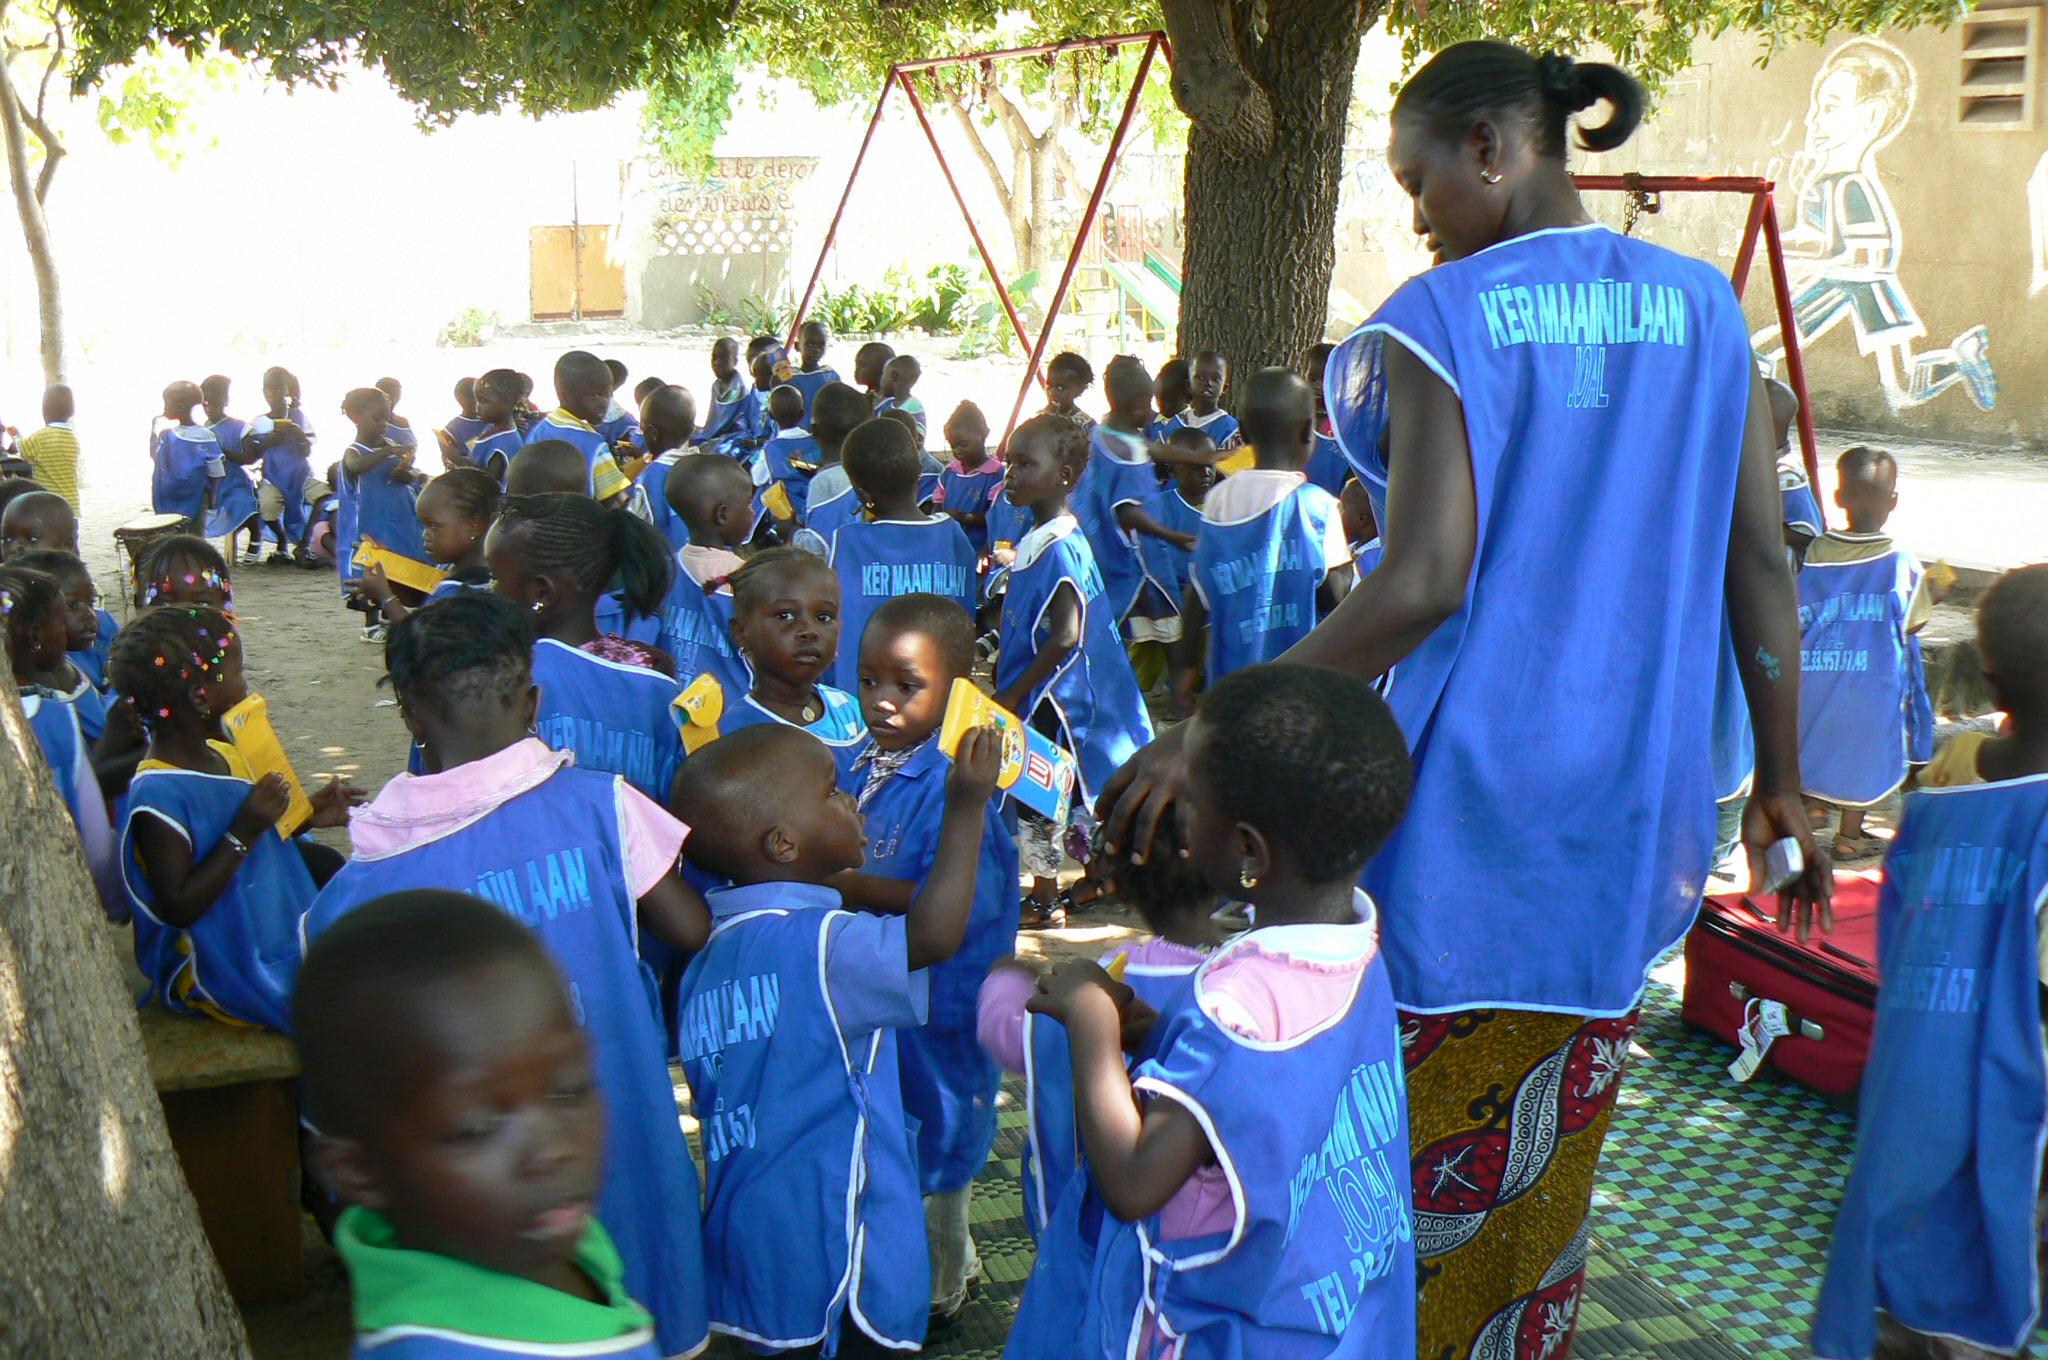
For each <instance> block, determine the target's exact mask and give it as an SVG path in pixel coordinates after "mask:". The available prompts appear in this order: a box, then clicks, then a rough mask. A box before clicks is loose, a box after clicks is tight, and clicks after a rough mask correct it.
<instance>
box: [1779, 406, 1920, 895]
mask: <svg viewBox="0 0 2048 1360" xmlns="http://www.w3.org/2000/svg"><path fill="white" fill-rule="evenodd" d="M1835 475H1836V478H1837V481H1838V489H1837V490H1836V492H1835V503H1836V504H1837V505H1839V506H1841V507H1842V509H1843V511H1844V512H1845V513H1846V514H1847V515H1848V517H1849V526H1848V528H1847V529H1842V530H1830V531H1828V532H1827V533H1825V534H1823V535H1821V536H1820V537H1819V538H1817V539H1815V540H1814V541H1813V544H1812V546H1811V547H1809V548H1808V549H1807V551H1806V565H1805V566H1804V567H1803V568H1802V569H1801V570H1800V573H1799V578H1798V581H1797V585H1798V588H1799V658H1800V667H1799V668H1800V682H1799V752H1800V755H1799V767H1800V772H1801V773H1802V774H1803V775H1804V777H1805V780H1806V793H1807V796H1808V797H1809V798H1812V799H1818V800H1820V801H1822V802H1826V803H1832V804H1835V805H1837V806H1839V807H1840V808H1841V810H1842V820H1841V825H1840V828H1839V830H1838V831H1837V832H1836V834H1835V844H1834V856H1835V858H1836V859H1854V858H1857V857H1859V856H1863V855H1872V854H1877V853H1878V852H1880V851H1882V850H1883V849H1884V843H1883V842H1882V841H1880V840H1878V839H1877V838H1876V837H1874V836H1869V835H1866V834H1864V830H1863V816H1864V813H1865V811H1866V810H1867V809H1868V808H1869V807H1870V806H1871V805H1872V804H1875V803H1878V802H1881V801H1882V800H1884V799H1885V798H1888V797H1890V796H1891V794H1892V793H1893V791H1895V790H1896V789H1897V788H1898V787H1899V785H1900V784H1902V783H1904V782H1905V778H1906V765H1907V760H1908V755H1909V752H1908V745H1909V742H1908V728H1909V726H1910V724H1909V720H1908V713H1909V710H1910V709H1911V707H1912V706H1913V705H1914V704H1915V703H1916V702H1918V703H1925V702H1926V700H1925V698H1924V695H1925V689H1924V686H1923V687H1922V688H1921V689H1920V691H1919V692H1918V693H1915V686H1914V680H1915V669H1916V668H1915V667H1914V666H1913V664H1912V661H1913V657H1912V650H1911V649H1912V644H1913V641H1914V638H1913V634H1915V633H1917V632H1919V630H1920V628H1921V627H1922V626H1923V625H1924V624H1925V623H1926V622H1927V620H1928V618H1929V617H1930V616H1931V615H1932V614H1933V612H1934V604H1935V603H1936V601H1935V600H1934V599H1933V598H1932V595H1931V593H1930V592H1929V591H1928V590H1927V589H1926V588H1925V587H1924V586H1923V584H1922V580H1921V571H1920V564H1919V562H1917V561H1916V560H1914V558H1913V555H1912V554H1911V553H1908V552H1905V551H1903V550H1901V549H1900V548H1899V547H1897V546H1896V545H1895V544H1894V543H1893V542H1892V541H1891V539H1889V538H1887V537H1885V534H1884V525H1885V521H1886V519H1888V518H1889V517H1890V516H1891V512H1892V509H1893V507H1895V506H1896V505H1897V504H1898V503H1899V497H1898V489H1897V488H1898V475H1899V469H1898V464H1897V463H1895V462H1893V461H1892V456H1891V455H1890V454H1888V453H1886V452H1884V451H1883V450H1882V449H1873V448H1867V447H1865V446H1862V445H1858V446H1857V447H1855V448H1852V449H1850V450H1848V451H1847V452H1845V453H1843V454H1842V456H1841V457H1840V458H1839V459H1838V460H1836V463H1835ZM1917 754H1918V758H1919V759H1920V760H1925V759H1927V758H1928V756H1930V755H1932V754H1933V753H1932V751H1927V752H1922V753H1917Z"/></svg>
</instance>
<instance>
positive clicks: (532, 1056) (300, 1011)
mask: <svg viewBox="0 0 2048 1360" xmlns="http://www.w3.org/2000/svg"><path fill="white" fill-rule="evenodd" d="M576 1004H577V1003H576V1001H574V1000H572V998H571V996H570V994H569V991H568V988H567V987H566V986H565V985H564V981H563V978H562V975H561V973H560V972H559V971H557V970H556V968H555V967H554V965H553V964H552V963H551V962H550V961H549V959H548V956H547V953H546V952H545V950H543V948H542V947H541V945H540V943H539V942H538V941H537V940H535V939H534V937H533V936H532V935H531V934H529V933H528V932H527V931H526V930H525V929H523V928H522V927H521V926H520V925H519V923H518V922H516V921H514V920H513V919H512V918H511V917H509V916H507V915H506V914H505V913H503V912H501V911H499V910H497V909H496V908H495V907H493V906H491V905H490V904H489V903H488V902H485V901H483V900H482V899H481V898H476V897H471V896H469V895H468V894H466V893H459V892H450V891H448V890H446V889H441V888H427V889H421V890H418V891H414V892H400V893H392V894H390V895H388V896H385V897H379V898H376V899H374V900H372V901H369V902H366V903H364V904H363V905H362V906H361V907H359V908H357V909H356V910H355V911H353V912H350V913H349V914H348V915H347V916H346V917H344V918H342V919H341V920H340V921H337V922H336V923H335V924H334V926H333V927H332V928H331V929H329V930H327V931H325V932H323V933H322V934H321V936H320V938H319V940H318V941H317V942H315V944H314V945H313V947H312V948H311V949H309V950H308V951H307V954H306V961H305V965H304V967H303V968H301V969H300V971H299V984H298V989H297V991H296V993H295V994H294V995H293V997H292V1033H293V1036H294V1038H295V1039H296V1040H297V1042H298V1049H299V1057H300V1062H301V1065H302V1069H303V1070H302V1073H301V1078H300V1088H299V1089H300V1093H301V1099H302V1100H303V1102H304V1107H305V1113H306V1117H307V1119H308V1120H309V1121H311V1122H312V1123H313V1124H314V1126H315V1127H317V1128H318V1129H319V1130H320V1131H319V1132H318V1133H317V1134H314V1135H313V1136H312V1138H311V1140H310V1142H309V1143H308V1145H307V1151H308V1159H309V1163H310V1165H311V1167H312V1169H313V1172H314V1174H315V1175H316V1176H318V1178H319V1179H320V1180H321V1181H322V1182H324V1183H325V1184H326V1185H327V1187H328V1188H329V1190H330V1191H332V1193H333V1194H334V1195H335V1197H336V1198H338V1199H340V1200H341V1201H342V1202H344V1203H345V1204H347V1205H348V1207H347V1208H346V1209H344V1210H343V1211H342V1214H341V1218H340V1220H339V1221H338V1222H337V1223H336V1224H335V1228H334V1244H335V1249H336V1251H338V1252H339V1253H340V1255H341V1259H342V1262H343V1264H344V1265H346V1266H347V1267H348V1270H349V1273H350V1276H351V1277H352V1284H353V1290H352V1292H353V1295H354V1300H353V1302H354V1310H355V1317H356V1319H357V1329H356V1347H355V1351H354V1353H355V1354H357V1355H376V1354H384V1355H401V1354H411V1355H427V1354H431V1355H433V1356H435V1357H440V1358H441V1360H487V1358H488V1357H502V1356H504V1355H506V1354H508V1353H514V1354H517V1353H527V1354H532V1353H543V1354H544V1353H549V1352H554V1353H559V1352H561V1351H562V1350H563V1349H564V1348H570V1349H573V1351H574V1353H575V1354H576V1355H579V1356H590V1357H601V1358H602V1360H661V1356H662V1350H661V1348H660V1347H659V1346H658V1345H657V1344H656V1341H655V1334H654V1323H653V1319H652V1318H651V1317H650V1316H649V1314H648V1313H647V1310H646V1309H644V1308H642V1307H641V1306H640V1305H639V1304H637V1303H635V1302H634V1301H633V1299H632V1296H631V1295H630V1294H629V1293H628V1292H627V1287H626V1281H625V1277H624V1275H625V1268H624V1265H623V1263H622V1262H621V1261H620V1259H619V1250H618V1248H617V1247H616V1246H615V1245H614V1244H613V1242H612V1238H611V1235H610V1234H609V1233H607V1232H606V1231H605V1229H604V1225H603V1224H602V1223H601V1222H599V1221H598V1219H597V1218H596V1217H594V1216H593V1215H592V1213H591V1209H592V1205H593V1202H594V1200H595V1199H596V1196H597V1192H598V1187H599V1185H600V1183H601V1173H602V1166H603V1162H604V1160H605V1158H604V1153H605V1137H604V1132H605V1106H606V1104H607V1103H608V1100H609V1098H610V1095H611V1093H610V1092H609V1091H607V1092H605V1093H604V1096H603V1097H602V1098H601V1097H600V1096H599V1094H598V1092H597V1089H596V1085H595V1082H594V1080H593V1075H592V1074H593V1069H594V1068H595V1067H596V1065H597V1055H596V1054H594V1053H593V1052H592V1050H591V1044H590V1040H589V1038H588V1036H586V1035H585V1033H584V1032H583V1030H582V1029H581V1028H580V1027H579V1026H578V1025H577V1023H576V1018H575V1007H576ZM479 1090H488V1091H490V1092H492V1093H493V1095H492V1098H493V1102H494V1104H493V1108H492V1110H491V1112H490V1114H489V1116H488V1118H485V1119H483V1120H481V1122H480V1121H479V1120H478V1118H477V1117H476V1116H474V1115H471V1114H470V1111H471V1109H472V1107H473V1103H474V1101H475V1095H474V1093H475V1092H476V1091H479ZM465 1116H468V1121H467V1123H465V1122H464V1120H465ZM437 1135H445V1136H437ZM613 1151H614V1153H615V1154H616V1151H617V1149H616V1148H614V1149H613ZM693 1207H694V1206H693Z"/></svg>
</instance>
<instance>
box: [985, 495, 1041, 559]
mask: <svg viewBox="0 0 2048 1360" xmlns="http://www.w3.org/2000/svg"><path fill="white" fill-rule="evenodd" d="M1030 532H1031V512H1030V511H1029V510H1027V509H1025V508H1024V507H1023V506H1021V505H1017V504H1014V503H1012V502H1011V500H1010V498H1009V497H1008V496H1006V495H1004V494H1003V484H1002V483H1001V482H998V483H996V489H995V491H994V492H993V493H991V494H990V496H989V498H988V549H989V551H990V552H994V551H995V550H996V549H997V548H1015V547H1016V546H1017V545H1018V544H1019V543H1021V542H1023V541H1024V535H1026V534H1028V533H1030Z"/></svg>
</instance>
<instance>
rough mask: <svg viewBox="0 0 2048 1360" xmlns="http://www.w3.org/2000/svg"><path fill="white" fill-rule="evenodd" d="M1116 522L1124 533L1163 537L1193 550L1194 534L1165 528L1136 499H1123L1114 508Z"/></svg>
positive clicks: (1169, 541)
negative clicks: (1123, 500) (1122, 501)
mask: <svg viewBox="0 0 2048 1360" xmlns="http://www.w3.org/2000/svg"><path fill="white" fill-rule="evenodd" d="M1116 522H1117V524H1118V526H1119V527H1121V528H1122V529H1123V531H1124V532H1125V533H1129V534H1150V535H1151V536H1152V537H1153V538H1163V539H1165V540H1166V541H1167V542H1168V543H1173V544H1176V545H1178V546H1180V547H1183V548H1186V549H1188V550H1189V551H1191V552H1192V551H1193V550H1194V546H1195V536H1194V535H1193V534H1184V533H1182V532H1181V531H1180V530H1178V529H1169V528H1167V527H1166V526H1165V525H1164V524H1161V523H1160V522H1159V521H1158V520H1156V519H1154V518H1152V516H1151V515H1150V514H1148V513H1147V512H1146V510H1145V507H1144V506H1142V505H1139V504H1138V503H1137V502H1136V501H1125V502H1124V503H1123V504H1122V505H1119V506H1118V507H1117V508H1116Z"/></svg>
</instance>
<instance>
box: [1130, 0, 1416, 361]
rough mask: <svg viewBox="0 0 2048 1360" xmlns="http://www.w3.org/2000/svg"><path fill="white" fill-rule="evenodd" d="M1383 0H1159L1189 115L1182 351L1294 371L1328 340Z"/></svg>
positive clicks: (1176, 82)
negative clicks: (1356, 73) (1350, 137)
mask: <svg viewBox="0 0 2048 1360" xmlns="http://www.w3.org/2000/svg"><path fill="white" fill-rule="evenodd" d="M1384 7H1385V0H1359V2H1354V0H1263V2H1262V3H1260V0H1234V2H1233V0H1164V3H1163V6H1162V8H1163V9H1164V12H1165V15H1166V24H1167V34H1168V36H1169V37H1170V38H1171V39H1172V41H1173V57H1174V74H1173V94H1174V100H1175V102H1176V103H1177V104H1179V105H1180V108H1181V111H1182V112H1183V113H1185V114H1187V115H1188V118H1189V119H1190V126H1189V129H1188V150H1187V162H1186V164H1187V172H1186V176H1185V180H1186V205H1185V218H1184V220H1185V222H1186V233H1187V236H1186V247H1185V252H1184V256H1183V259H1182V274H1183V276H1184V278H1185V282H1184V283H1183V285H1182V294H1181V307H1180V352H1181V353H1182V354H1183V355H1190V356H1192V355H1194V354H1197V353H1199V352H1201V351H1203V350H1209V349H1213V350H1217V351H1219V352H1220V353H1222V354H1223V356H1224V357H1225V358H1226V359H1228V360H1229V361H1230V364H1231V367H1232V368H1234V369H1235V370H1236V371H1237V372H1238V373H1239V374H1248V373H1250V372H1252V371H1253V370H1255V369H1258V368H1263V367H1266V366H1267V365H1271V364H1279V365H1284V366H1286V367H1289V368H1299V367H1300V366H1301V365H1302V364H1303V362H1304V361H1305V360H1306V358H1307V355H1308V350H1309V348H1310V347H1311V346H1312V345H1314V344H1315V343H1316V342H1317V341H1319V340H1321V339H1322V337H1323V328H1324V326H1325V325H1326V324H1327V321H1328V316H1329V303H1330V273H1331V270H1332V268H1333V267H1334V266H1335V263H1336V222H1337V186H1338V183H1339V182H1340V180H1341V179H1342V176H1343V161H1344V123H1345V116H1346V114H1347V113H1348V112H1349V110H1350V104H1351V80H1352V70H1353V68H1354V67H1355V66H1356V65H1357V62H1358V40H1359V35H1360V34H1361V33H1362V32H1363V31H1364V30H1365V29H1367V28H1369V27H1371V26H1372V24H1373V23H1374V22H1376V21H1377V19H1378V17H1379V14H1380V12H1381V10H1382V9H1384Z"/></svg>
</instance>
